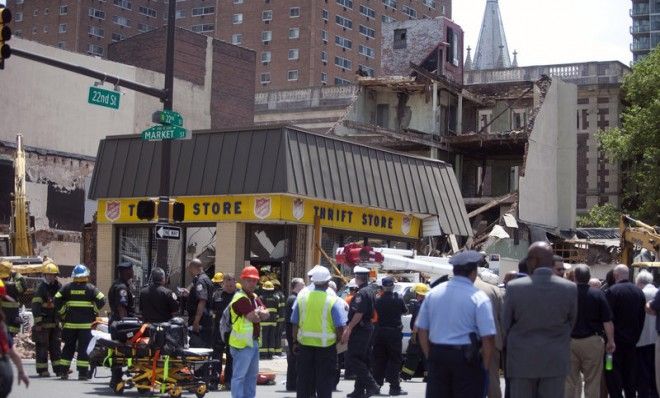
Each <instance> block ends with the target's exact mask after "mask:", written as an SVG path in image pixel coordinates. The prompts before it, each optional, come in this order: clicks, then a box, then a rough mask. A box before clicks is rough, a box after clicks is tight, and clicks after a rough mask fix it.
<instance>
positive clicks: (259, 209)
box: [254, 198, 271, 220]
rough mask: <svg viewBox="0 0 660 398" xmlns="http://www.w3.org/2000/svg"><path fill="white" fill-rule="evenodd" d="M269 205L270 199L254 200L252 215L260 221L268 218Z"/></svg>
mask: <svg viewBox="0 0 660 398" xmlns="http://www.w3.org/2000/svg"><path fill="white" fill-rule="evenodd" d="M270 203H271V201H270V198H256V199H255V200H254V215H255V216H256V217H257V218H261V219H262V220H263V219H264V218H267V217H268V216H270V212H271V205H270Z"/></svg>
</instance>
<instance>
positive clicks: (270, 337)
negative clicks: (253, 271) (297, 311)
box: [259, 281, 279, 359]
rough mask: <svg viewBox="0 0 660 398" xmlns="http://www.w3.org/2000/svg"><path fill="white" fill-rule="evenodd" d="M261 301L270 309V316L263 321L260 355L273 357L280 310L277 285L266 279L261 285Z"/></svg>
mask: <svg viewBox="0 0 660 398" xmlns="http://www.w3.org/2000/svg"><path fill="white" fill-rule="evenodd" d="M261 301H263V303H264V305H265V306H266V308H267V309H268V312H269V313H270V316H269V317H268V319H267V320H266V321H264V322H261V345H260V347H259V357H260V358H262V359H272V358H273V353H274V352H275V339H276V338H277V313H278V311H279V298H278V296H277V295H275V286H273V282H271V281H265V282H264V283H263V284H262V285H261Z"/></svg>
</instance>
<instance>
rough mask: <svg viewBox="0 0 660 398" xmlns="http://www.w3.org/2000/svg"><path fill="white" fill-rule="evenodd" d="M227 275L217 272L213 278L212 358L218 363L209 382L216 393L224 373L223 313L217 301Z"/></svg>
mask: <svg viewBox="0 0 660 398" xmlns="http://www.w3.org/2000/svg"><path fill="white" fill-rule="evenodd" d="M224 279H225V275H224V274H223V273H222V272H216V273H215V274H213V278H211V282H213V294H212V295H211V316H212V317H213V340H212V346H211V348H212V349H213V353H212V354H211V356H212V358H213V359H214V360H216V361H217V362H214V363H213V365H211V372H212V373H211V380H210V381H209V389H210V390H212V391H215V390H217V389H218V385H219V384H220V372H221V371H222V348H223V347H224V346H223V345H222V337H221V336H220V318H222V311H218V310H219V308H217V306H216V299H219V297H220V294H221V293H222V283H223V282H224Z"/></svg>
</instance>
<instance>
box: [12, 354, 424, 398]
mask: <svg viewBox="0 0 660 398" xmlns="http://www.w3.org/2000/svg"><path fill="white" fill-rule="evenodd" d="M283 363H284V364H285V363H286V361H284V360H272V361H261V363H260V365H261V366H260V368H261V369H262V370H263V369H269V370H273V371H276V372H277V379H276V384H275V385H272V386H257V397H258V398H262V397H263V398H295V396H296V394H295V393H293V392H289V391H286V390H285V388H284V385H283V384H282V383H283V382H284V380H285V379H286V374H285V372H286V371H285V369H286V365H284V368H282V365H283ZM24 366H25V371H26V372H27V374H28V376H30V386H29V388H27V389H26V388H25V386H24V385H20V386H18V385H17V384H16V378H15V377H14V388H13V390H12V393H11V395H10V396H11V397H17V398H30V397H39V398H72V397H86V396H101V397H113V396H116V395H114V394H113V393H112V392H111V391H110V388H109V387H108V382H109V377H110V371H109V369H98V370H97V378H93V379H91V380H89V381H83V382H81V381H77V380H75V379H76V377H77V375H76V372H74V373H72V374H71V376H72V378H71V379H70V380H66V381H64V380H59V379H57V378H55V377H51V378H47V379H46V378H39V377H37V376H35V375H36V371H35V368H34V360H27V361H24ZM401 386H402V388H403V389H404V390H406V391H408V396H409V397H411V398H416V397H423V396H424V392H425V390H426V384H425V383H423V382H422V379H421V378H420V379H414V380H413V381H411V382H403V383H402V384H401ZM337 388H338V391H336V392H334V393H333V394H332V396H333V397H338V398H339V397H345V396H346V394H348V393H350V392H351V391H353V382H352V381H344V380H342V381H341V382H340V383H339V386H338V387H337ZM388 389H389V386H387V385H386V386H384V387H383V392H384V393H387V390H388ZM122 396H123V397H144V396H145V395H141V394H139V393H138V392H137V390H135V389H131V390H125V391H124V394H123V395H122ZM153 396H167V394H164V395H160V394H154V395H153ZM206 396H207V397H230V396H231V394H230V393H229V392H228V391H211V392H209V393H208V394H207V395H206ZM384 396H387V395H384ZM183 397H193V398H194V397H195V394H192V393H188V392H185V393H184V394H183Z"/></svg>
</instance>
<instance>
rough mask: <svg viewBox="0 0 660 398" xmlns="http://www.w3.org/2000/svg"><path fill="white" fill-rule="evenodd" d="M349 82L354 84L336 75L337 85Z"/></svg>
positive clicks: (345, 84)
mask: <svg viewBox="0 0 660 398" xmlns="http://www.w3.org/2000/svg"><path fill="white" fill-rule="evenodd" d="M349 84H352V83H351V81H350V80H346V79H342V78H341V77H335V85H337V86H347V85H349Z"/></svg>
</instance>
